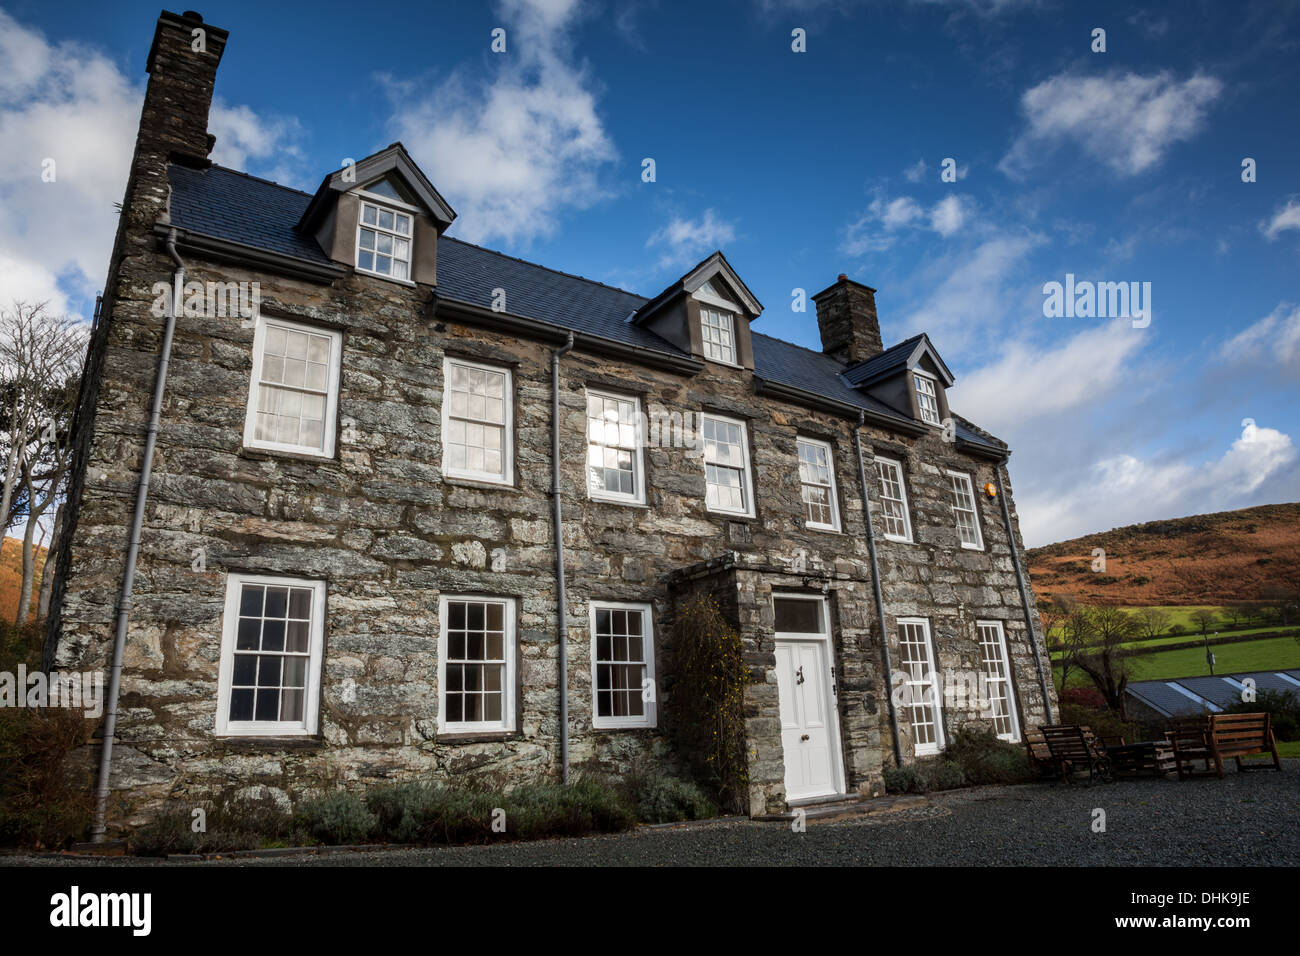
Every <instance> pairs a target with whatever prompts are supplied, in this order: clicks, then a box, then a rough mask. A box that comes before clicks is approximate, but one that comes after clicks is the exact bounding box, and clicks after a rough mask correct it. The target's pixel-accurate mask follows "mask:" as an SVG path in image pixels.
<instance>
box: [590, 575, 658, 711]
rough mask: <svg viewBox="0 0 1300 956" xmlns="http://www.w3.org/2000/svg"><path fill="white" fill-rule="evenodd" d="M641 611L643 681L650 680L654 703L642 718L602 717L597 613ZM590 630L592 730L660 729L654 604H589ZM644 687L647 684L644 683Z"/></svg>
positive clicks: (652, 702)
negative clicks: (599, 699) (597, 647)
mask: <svg viewBox="0 0 1300 956" xmlns="http://www.w3.org/2000/svg"><path fill="white" fill-rule="evenodd" d="M602 610H604V611H639V612H640V613H641V641H642V645H641V646H642V649H643V651H644V657H645V663H644V666H645V674H644V676H643V678H642V680H643V681H644V680H649V681H650V686H651V687H654V688H655V694H654V698H655V699H654V700H647V701H644V703H645V708H644V709H645V713H644V714H642V715H641V716H640V717H601V716H600V713H599V707H598V706H597V695H598V694H599V693H600V682H599V677H598V674H597V668H598V667H599V666H600V661H599V660H598V659H597V657H596V613H597V612H598V611H602ZM587 615H588V628H587V634H588V637H589V638H590V642H589V644H590V650H591V726H592V729H593V730H633V729H648V730H652V729H654V728H655V727H657V726H658V720H659V714H658V704H657V700H658V697H659V693H658V686H657V685H656V683H655V639H654V607H653V605H651V604H647V603H643V602H636V601H631V602H629V601H595V600H593V601H590V602H588V605H587ZM641 686H642V687H645V684H644V683H642V685H641Z"/></svg>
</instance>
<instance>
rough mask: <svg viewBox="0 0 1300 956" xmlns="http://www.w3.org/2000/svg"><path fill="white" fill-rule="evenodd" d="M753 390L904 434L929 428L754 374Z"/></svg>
mask: <svg viewBox="0 0 1300 956" xmlns="http://www.w3.org/2000/svg"><path fill="white" fill-rule="evenodd" d="M754 391H755V392H757V393H758V394H759V395H770V396H772V397H773V398H784V399H787V400H789V401H791V402H794V403H796V404H798V405H807V406H809V407H812V408H817V409H821V410H823V411H828V412H834V413H836V414H838V415H843V416H845V417H846V418H858V417H859V416H864V418H865V420H866V421H869V422H871V424H873V425H879V426H880V427H881V428H888V429H889V430H890V431H895V432H902V433H903V434H905V435H914V436H920V435H924V434H925V433H926V432H927V431H928V430H929V428H928V427H927V426H925V425H918V424H917V423H916V422H912V421H908V420H907V419H905V418H895V417H894V416H892V415H882V414H880V413H879V412H876V411H872V410H871V409H869V408H863V407H862V406H861V405H851V404H849V403H848V402H841V401H839V400H838V399H834V398H827V397H826V396H825V395H818V394H817V393H816V392H810V391H807V390H806V389H802V388H797V387H795V386H794V385H785V384H783V383H781V382H774V381H772V380H771V379H767V378H761V377H759V376H757V375H755V376H754Z"/></svg>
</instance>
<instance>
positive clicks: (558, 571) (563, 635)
mask: <svg viewBox="0 0 1300 956" xmlns="http://www.w3.org/2000/svg"><path fill="white" fill-rule="evenodd" d="M571 348H573V333H572V332H570V333H569V337H568V339H567V340H566V341H565V343H564V345H563V346H561V347H560V348H558V349H556V350H555V351H554V352H552V353H551V506H552V516H553V517H552V520H553V523H554V525H555V601H556V605H557V606H558V608H559V611H558V614H557V615H556V616H557V618H558V620H559V628H558V630H559V634H558V637H557V640H558V641H559V643H560V674H559V683H560V773H561V779H562V781H563V783H564V785H565V786H566V787H567V786H568V785H569V622H568V603H567V601H566V599H565V594H564V524H563V517H562V515H561V509H560V356H561V355H564V354H565V353H566V352H568V351H569V349H571Z"/></svg>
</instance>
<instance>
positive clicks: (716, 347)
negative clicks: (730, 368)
mask: <svg viewBox="0 0 1300 956" xmlns="http://www.w3.org/2000/svg"><path fill="white" fill-rule="evenodd" d="M700 338H701V341H702V342H703V343H704V357H705V358H706V359H711V360H712V361H714V362H726V363H727V364H728V365H735V364H736V319H735V316H733V315H732V314H731V313H730V312H723V311H722V310H721V309H711V308H708V307H703V308H701V309H700Z"/></svg>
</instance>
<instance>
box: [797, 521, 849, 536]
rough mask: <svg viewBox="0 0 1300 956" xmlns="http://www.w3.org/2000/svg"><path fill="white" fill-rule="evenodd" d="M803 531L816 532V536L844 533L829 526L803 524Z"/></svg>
mask: <svg viewBox="0 0 1300 956" xmlns="http://www.w3.org/2000/svg"><path fill="white" fill-rule="evenodd" d="M803 529H804V530H805V531H816V532H817V533H818V534H841V535H842V534H843V533H844V532H843V531H842V530H841V529H839V528H832V527H831V526H830V525H815V524H807V523H805V524H804V526H803Z"/></svg>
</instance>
